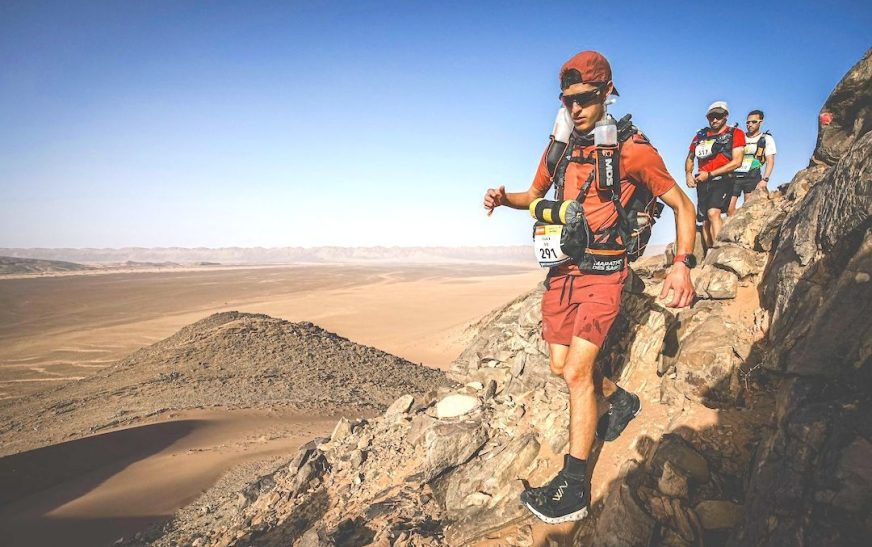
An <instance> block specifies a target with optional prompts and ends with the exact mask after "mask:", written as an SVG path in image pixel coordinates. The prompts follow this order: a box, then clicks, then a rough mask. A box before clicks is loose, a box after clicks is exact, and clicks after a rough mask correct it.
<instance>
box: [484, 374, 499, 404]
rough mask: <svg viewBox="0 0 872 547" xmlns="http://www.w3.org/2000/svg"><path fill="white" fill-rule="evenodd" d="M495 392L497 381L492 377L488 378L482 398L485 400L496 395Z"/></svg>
mask: <svg viewBox="0 0 872 547" xmlns="http://www.w3.org/2000/svg"><path fill="white" fill-rule="evenodd" d="M496 393H497V381H496V380H494V379H490V380H488V382H487V388H485V390H484V394H483V395H482V398H483V399H484V400H485V401H487V400H489V399H492V398H493V396H494V395H496Z"/></svg>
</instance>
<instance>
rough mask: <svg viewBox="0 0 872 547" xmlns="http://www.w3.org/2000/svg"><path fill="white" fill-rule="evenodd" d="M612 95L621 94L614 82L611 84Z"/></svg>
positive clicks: (617, 95) (618, 95)
mask: <svg viewBox="0 0 872 547" xmlns="http://www.w3.org/2000/svg"><path fill="white" fill-rule="evenodd" d="M612 95H614V96H615V97H620V96H621V94H620V93H618V88H617V87H615V84H612Z"/></svg>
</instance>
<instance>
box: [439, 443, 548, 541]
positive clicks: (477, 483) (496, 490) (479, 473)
mask: <svg viewBox="0 0 872 547" xmlns="http://www.w3.org/2000/svg"><path fill="white" fill-rule="evenodd" d="M539 448H540V447H539V442H538V441H537V440H536V436H535V435H534V434H532V433H527V434H525V435H523V436H521V437H518V438H516V439H514V440H513V441H511V442H509V443H508V444H505V445H503V447H502V449H501V450H499V451H497V452H492V453H490V454H487V455H486V456H482V457H479V458H476V459H475V460H473V461H472V462H470V463H469V464H467V465H466V466H464V468H463V472H462V473H460V472H455V473H453V474H451V475H450V476H449V477H448V478H447V481H446V484H445V485H444V489H445V509H446V511H447V513H448V517H449V518H450V519H451V520H452V521H453V524H452V525H451V527H450V528H449V530H448V532H449V539H450V540H451V542H452V544H461V543H466V542H468V541H469V540H470V539H471V538H474V537H475V536H477V535H478V534H480V533H481V532H484V531H486V530H488V529H492V528H494V527H495V525H498V524H499V523H501V522H508V521H509V520H512V519H513V518H516V517H518V516H520V515H522V514H524V511H525V509H523V508H522V507H521V505H520V503H518V496H519V495H520V494H521V490H522V488H523V486H522V484H521V482H520V480H518V479H520V478H524V477H525V476H526V473H527V472H528V471H529V467H530V466H531V464H532V463H533V462H534V460H535V459H536V455H537V454H538V453H539ZM479 494H484V496H481V495H479ZM481 502H484V503H481Z"/></svg>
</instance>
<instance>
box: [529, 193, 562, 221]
mask: <svg viewBox="0 0 872 547" xmlns="http://www.w3.org/2000/svg"><path fill="white" fill-rule="evenodd" d="M543 201H544V202H545V205H546V206H545V207H542V209H541V212H540V213H539V214H538V215H537V214H536V210H537V209H538V206H539V204H540V203H542V202H543ZM572 203H573V200H565V201H562V202H560V206H559V207H557V208H556V209H557V210H556V214H557V218H554V214H555V204H556V202H554V201H550V200H546V199H545V198H537V199H534V200H533V202H532V203H530V208H529V210H530V216H531V217H533V218H534V219H536V220H539V221H542V222H545V223H547V224H566V220H567V218H566V213H567V211H568V210H569V207H570V206H571V205H572Z"/></svg>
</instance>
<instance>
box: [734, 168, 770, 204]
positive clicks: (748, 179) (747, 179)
mask: <svg viewBox="0 0 872 547" xmlns="http://www.w3.org/2000/svg"><path fill="white" fill-rule="evenodd" d="M733 180H734V181H735V182H733V195H734V196H736V197H739V196H741V195H742V192H744V193H746V194H750V193H751V192H753V191H754V190H756V189H757V185H758V184H760V181H761V180H763V177H762V176H761V175H760V170H759V169H757V170H756V172H755V171H751V172H749V173H748V174H747V175H745V176H738V175H734V176H733Z"/></svg>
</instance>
